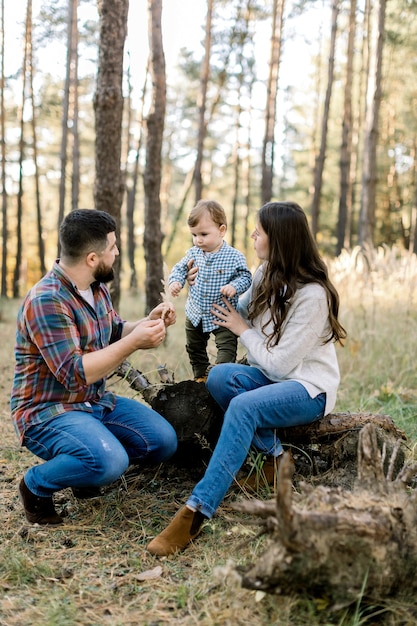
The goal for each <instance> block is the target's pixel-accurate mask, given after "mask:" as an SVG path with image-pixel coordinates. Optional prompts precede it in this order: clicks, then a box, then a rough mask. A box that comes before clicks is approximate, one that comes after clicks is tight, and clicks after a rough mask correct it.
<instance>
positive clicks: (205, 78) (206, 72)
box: [194, 0, 213, 204]
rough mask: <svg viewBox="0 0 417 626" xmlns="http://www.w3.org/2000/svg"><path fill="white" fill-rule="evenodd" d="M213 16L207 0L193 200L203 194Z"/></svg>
mask: <svg viewBox="0 0 417 626" xmlns="http://www.w3.org/2000/svg"><path fill="white" fill-rule="evenodd" d="M212 17H213V0H208V2H207V15H206V38H205V43H204V61H203V63H202V64H201V75H200V96H199V106H198V110H199V124H198V139H197V158H196V162H195V166H194V188H195V202H196V204H197V202H198V201H199V200H200V199H201V198H202V196H203V179H202V175H201V168H202V164H203V151H204V139H205V137H206V131H207V125H206V122H205V116H206V102H207V85H208V82H209V78H210V53H211V23H212Z"/></svg>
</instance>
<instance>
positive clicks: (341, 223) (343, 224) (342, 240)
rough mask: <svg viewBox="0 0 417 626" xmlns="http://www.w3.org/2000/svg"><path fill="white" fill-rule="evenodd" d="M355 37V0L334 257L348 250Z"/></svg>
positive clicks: (350, 205)
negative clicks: (345, 249)
mask: <svg viewBox="0 0 417 626" xmlns="http://www.w3.org/2000/svg"><path fill="white" fill-rule="evenodd" d="M355 35H356V0H351V2H350V13H349V33H348V45H347V52H346V78H345V95H344V106H343V125H342V145H341V148H340V200H339V216H338V222H337V245H336V255H339V254H340V253H341V251H342V249H343V248H349V243H350V237H349V234H350V223H351V218H352V204H351V202H352V190H351V186H352V175H351V174H352V173H351V165H352V83H353V59H354V51H355Z"/></svg>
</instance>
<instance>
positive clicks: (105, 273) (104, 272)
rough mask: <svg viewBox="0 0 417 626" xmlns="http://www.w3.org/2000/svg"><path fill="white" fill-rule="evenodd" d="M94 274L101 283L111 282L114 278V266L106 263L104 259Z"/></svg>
mask: <svg viewBox="0 0 417 626" xmlns="http://www.w3.org/2000/svg"><path fill="white" fill-rule="evenodd" d="M93 276H94V278H95V280H96V281H97V282H99V283H110V282H111V281H112V280H113V278H114V270H113V268H112V267H109V266H108V265H105V264H104V263H103V261H100V263H99V265H98V266H97V269H96V271H95V272H94V274H93Z"/></svg>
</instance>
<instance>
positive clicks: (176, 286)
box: [169, 281, 182, 298]
mask: <svg viewBox="0 0 417 626" xmlns="http://www.w3.org/2000/svg"><path fill="white" fill-rule="evenodd" d="M181 289H182V287H181V283H179V282H178V281H175V282H174V283H171V284H170V286H169V293H170V294H171V296H174V298H175V297H176V296H178V294H179V293H180V291H181Z"/></svg>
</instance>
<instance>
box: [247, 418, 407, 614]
mask: <svg viewBox="0 0 417 626" xmlns="http://www.w3.org/2000/svg"><path fill="white" fill-rule="evenodd" d="M397 447H398V446H397ZM384 455H385V453H384V451H383V450H381V448H380V446H379V444H378V436H377V427H376V426H375V424H373V423H372V422H369V423H368V424H366V425H365V426H364V427H363V428H362V430H361V431H360V433H359V444H358V471H357V477H356V481H355V484H354V486H353V489H352V490H350V491H348V490H346V489H342V488H340V487H326V486H323V485H320V486H317V487H315V488H314V487H313V486H312V485H311V484H307V483H303V484H301V485H300V492H299V493H295V492H294V487H293V484H292V477H293V473H294V465H293V462H292V460H291V457H290V455H289V454H288V453H285V455H284V458H283V461H282V462H281V464H280V466H279V470H278V487H277V495H276V498H275V499H274V500H270V501H267V502H265V501H264V502H261V501H258V500H246V501H244V502H241V503H237V504H236V505H235V508H236V509H238V510H239V511H244V512H245V513H250V514H252V515H255V516H257V517H258V518H261V525H262V527H263V532H266V533H268V534H269V535H270V542H269V545H268V547H267V550H266V551H265V553H264V554H263V555H262V556H261V557H260V558H259V559H258V561H257V562H256V563H255V564H253V565H250V566H248V567H245V568H238V569H237V572H238V573H239V574H240V575H241V580H242V585H243V587H245V588H248V589H256V590H264V591H267V592H270V593H279V594H294V593H300V594H309V595H312V596H315V597H324V598H327V599H328V600H329V601H330V602H331V603H332V604H333V607H334V608H340V607H342V606H344V605H346V604H350V603H353V602H355V601H357V600H358V599H359V598H362V599H363V600H366V599H368V600H369V601H370V602H373V603H375V602H378V601H381V600H383V599H386V597H387V596H391V597H393V596H396V595H398V594H402V593H404V594H405V596H407V595H408V597H412V596H413V593H414V592H415V591H416V589H417V579H416V577H415V572H416V570H417V493H416V492H415V491H413V490H407V489H406V488H407V486H408V485H409V484H410V482H411V480H412V478H413V476H414V475H415V474H416V472H417V463H412V464H409V465H404V467H403V468H402V470H401V471H400V472H399V473H398V475H397V476H396V477H395V478H394V477H393V474H394V465H395V463H394V460H393V458H391V459H389V461H388V471H387V472H384V466H385V460H384ZM393 456H395V451H394V453H393Z"/></svg>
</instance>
